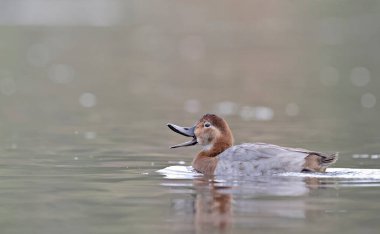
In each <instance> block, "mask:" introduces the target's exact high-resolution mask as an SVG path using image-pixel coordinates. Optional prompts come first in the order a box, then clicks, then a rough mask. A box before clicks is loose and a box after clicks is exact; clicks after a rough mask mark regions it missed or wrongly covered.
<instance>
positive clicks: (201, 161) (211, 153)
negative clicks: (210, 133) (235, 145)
mask: <svg viewBox="0 0 380 234" xmlns="http://www.w3.org/2000/svg"><path fill="white" fill-rule="evenodd" d="M231 146H232V143H227V142H218V143H215V144H213V145H212V146H211V148H210V147H205V148H204V149H203V150H202V151H201V152H199V153H198V155H197V156H196V157H195V158H194V160H193V163H192V165H193V168H194V169H195V170H197V171H198V172H201V173H203V174H207V175H212V174H214V170H215V168H216V164H217V162H218V158H217V157H216V156H218V155H219V154H220V153H222V152H223V151H225V150H226V149H228V148H229V147H231Z"/></svg>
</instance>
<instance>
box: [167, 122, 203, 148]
mask: <svg viewBox="0 0 380 234" xmlns="http://www.w3.org/2000/svg"><path fill="white" fill-rule="evenodd" d="M167 125H168V127H169V128H170V129H171V130H173V131H174V132H176V133H178V134H181V135H184V136H187V137H192V138H193V139H192V140H191V141H187V142H185V143H182V144H178V145H174V146H172V147H170V148H172V149H174V148H178V147H185V146H191V145H195V144H197V143H198V142H197V138H196V137H195V133H194V130H195V126H194V127H191V128H185V127H180V126H177V125H175V124H170V123H169V124H167Z"/></svg>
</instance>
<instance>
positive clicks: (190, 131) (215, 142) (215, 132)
mask: <svg viewBox="0 0 380 234" xmlns="http://www.w3.org/2000/svg"><path fill="white" fill-rule="evenodd" d="M167 125H168V127H169V128H170V129H171V130H173V131H174V132H176V133H179V134H181V135H184V136H187V137H192V140H190V141H188V142H185V143H182V144H178V145H174V146H172V147H171V148H178V147H185V146H191V145H196V144H200V145H202V146H203V148H202V150H201V151H200V152H199V153H198V155H197V156H196V157H195V158H194V160H193V163H192V165H193V167H194V169H195V170H197V171H199V172H201V173H204V174H213V172H214V170H215V167H216V164H217V159H216V158H215V156H217V155H218V154H220V153H222V152H223V151H225V150H226V149H228V148H229V147H231V146H232V145H233V141H234V139H233V135H232V132H231V129H230V127H229V126H228V124H227V122H226V121H225V120H224V119H222V118H220V117H219V116H216V115H214V114H206V115H204V116H203V117H202V118H201V119H200V120H199V121H198V122H197V123H196V124H195V125H194V126H193V127H180V126H177V125H174V124H167Z"/></svg>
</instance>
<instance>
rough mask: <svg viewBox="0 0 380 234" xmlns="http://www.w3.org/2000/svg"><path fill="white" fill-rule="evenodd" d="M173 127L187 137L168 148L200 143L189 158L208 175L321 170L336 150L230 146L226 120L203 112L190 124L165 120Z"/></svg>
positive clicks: (267, 145)
mask: <svg viewBox="0 0 380 234" xmlns="http://www.w3.org/2000/svg"><path fill="white" fill-rule="evenodd" d="M168 127H169V128H170V129H172V130H173V131H175V132H177V133H179V134H181V135H184V136H188V137H192V138H193V139H192V140H191V141H188V142H185V143H182V144H178V145H175V146H173V147H172V148H178V147H184V146H190V145H195V144H198V143H199V144H200V145H202V146H203V149H202V151H201V152H199V153H198V155H197V156H196V157H195V158H194V160H193V167H194V169H195V170H197V171H198V172H201V173H203V174H209V175H232V176H233V175H264V174H274V173H282V172H324V171H325V170H326V168H327V167H328V166H330V165H331V164H333V163H335V162H336V160H337V154H331V155H326V154H323V153H320V152H315V151H310V150H306V149H299V148H287V147H281V146H277V145H271V144H266V143H253V144H247V143H246V144H241V145H236V146H233V136H232V132H231V130H230V128H229V126H228V124H227V123H226V121H225V120H224V119H222V118H220V117H218V116H216V115H212V114H206V115H204V116H203V117H202V118H201V119H200V120H199V121H198V122H197V123H196V124H195V126H193V127H191V128H184V127H180V126H177V125H174V124H168Z"/></svg>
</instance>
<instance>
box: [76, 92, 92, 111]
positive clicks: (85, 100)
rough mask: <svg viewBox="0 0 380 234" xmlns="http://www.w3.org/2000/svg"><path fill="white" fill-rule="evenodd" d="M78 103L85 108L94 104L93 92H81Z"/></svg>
mask: <svg viewBox="0 0 380 234" xmlns="http://www.w3.org/2000/svg"><path fill="white" fill-rule="evenodd" d="M79 103H80V104H81V105H82V106H83V107H86V108H91V107H94V106H96V96H95V95H94V94H93V93H82V94H81V95H80V97H79Z"/></svg>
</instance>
